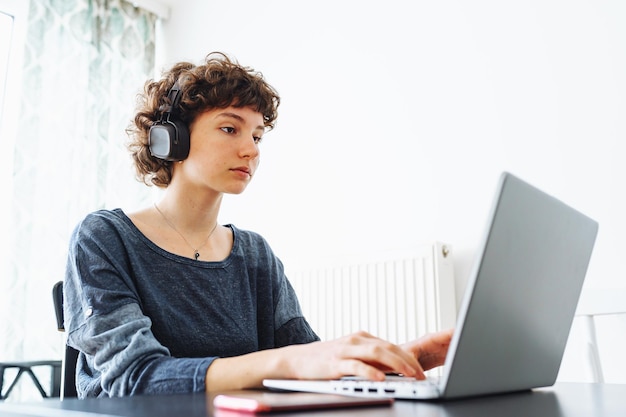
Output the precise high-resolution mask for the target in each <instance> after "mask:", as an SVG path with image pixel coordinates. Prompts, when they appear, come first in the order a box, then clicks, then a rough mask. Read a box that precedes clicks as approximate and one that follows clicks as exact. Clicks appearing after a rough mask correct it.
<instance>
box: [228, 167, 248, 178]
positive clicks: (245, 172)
mask: <svg viewBox="0 0 626 417" xmlns="http://www.w3.org/2000/svg"><path fill="white" fill-rule="evenodd" d="M231 171H234V172H236V173H240V174H241V175H246V176H250V177H251V176H252V171H251V170H250V168H248V167H246V166H242V167H237V168H232V169H231Z"/></svg>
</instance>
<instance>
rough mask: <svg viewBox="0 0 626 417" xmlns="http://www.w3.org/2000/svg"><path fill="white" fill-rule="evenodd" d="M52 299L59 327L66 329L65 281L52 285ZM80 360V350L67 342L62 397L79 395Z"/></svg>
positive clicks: (62, 378)
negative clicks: (77, 387) (78, 367)
mask: <svg viewBox="0 0 626 417" xmlns="http://www.w3.org/2000/svg"><path fill="white" fill-rule="evenodd" d="M52 301H53V302H54V312H55V314H56V319H57V329H58V330H59V331H60V332H64V331H65V324H64V318H63V281H59V282H57V283H56V284H54V286H53V287H52ZM77 361H78V351H77V350H76V349H74V348H73V347H71V346H68V345H67V342H66V343H65V356H64V357H63V361H62V362H63V366H62V371H61V372H62V373H61V399H63V398H70V397H77V396H78V394H77V392H76V362H77Z"/></svg>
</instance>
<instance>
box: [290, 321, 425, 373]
mask: <svg viewBox="0 0 626 417" xmlns="http://www.w3.org/2000/svg"><path fill="white" fill-rule="evenodd" d="M420 340H421V339H420ZM281 350H284V354H285V355H286V356H285V359H286V363H287V364H289V365H288V366H289V371H290V372H289V373H290V375H288V377H289V378H294V379H333V378H340V377H343V376H347V375H354V376H359V377H363V378H366V379H370V380H383V379H385V373H386V372H394V373H399V374H404V375H406V376H412V377H415V378H420V379H422V378H424V371H423V369H422V367H421V366H420V363H419V362H418V357H417V356H416V355H415V353H414V352H413V351H412V350H410V349H406V348H402V347H400V346H398V345H395V344H393V343H390V342H387V341H385V340H382V339H380V338H377V337H374V336H372V335H371V334H369V333H367V332H357V333H354V334H351V335H348V336H344V337H341V338H339V339H335V340H331V341H327V342H315V343H309V344H306V345H294V346H288V347H285V348H283V349H281Z"/></svg>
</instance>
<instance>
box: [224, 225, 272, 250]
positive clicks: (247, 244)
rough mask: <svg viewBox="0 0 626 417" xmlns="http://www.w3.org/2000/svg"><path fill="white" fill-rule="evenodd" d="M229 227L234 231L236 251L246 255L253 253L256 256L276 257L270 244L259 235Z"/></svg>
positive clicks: (232, 226)
mask: <svg viewBox="0 0 626 417" xmlns="http://www.w3.org/2000/svg"><path fill="white" fill-rule="evenodd" d="M227 227H230V228H231V229H232V231H233V236H234V244H233V250H234V251H237V250H241V251H243V252H244V253H248V254H249V253H252V254H254V255H255V256H259V255H261V256H262V255H265V256H271V257H273V256H274V253H273V252H272V248H271V247H270V245H269V243H268V242H267V240H266V239H265V238H264V237H263V236H261V235H260V234H259V233H257V232H253V231H251V230H244V229H239V228H237V227H236V226H234V225H232V224H229V225H227Z"/></svg>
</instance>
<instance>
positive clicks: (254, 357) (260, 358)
mask: <svg viewBox="0 0 626 417" xmlns="http://www.w3.org/2000/svg"><path fill="white" fill-rule="evenodd" d="M297 348H298V346H287V347H284V348H277V349H268V350H262V351H259V352H252V353H248V354H246V355H241V356H235V357H231V358H219V359H215V360H214V361H213V363H212V364H211V366H209V369H208V370H207V374H206V390H207V391H224V390H231V389H247V388H258V387H261V386H262V385H263V380H264V379H266V378H295V377H296V375H295V373H294V372H293V366H294V365H293V361H292V360H290V357H292V356H293V355H291V354H290V353H292V351H293V350H294V349H297Z"/></svg>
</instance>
